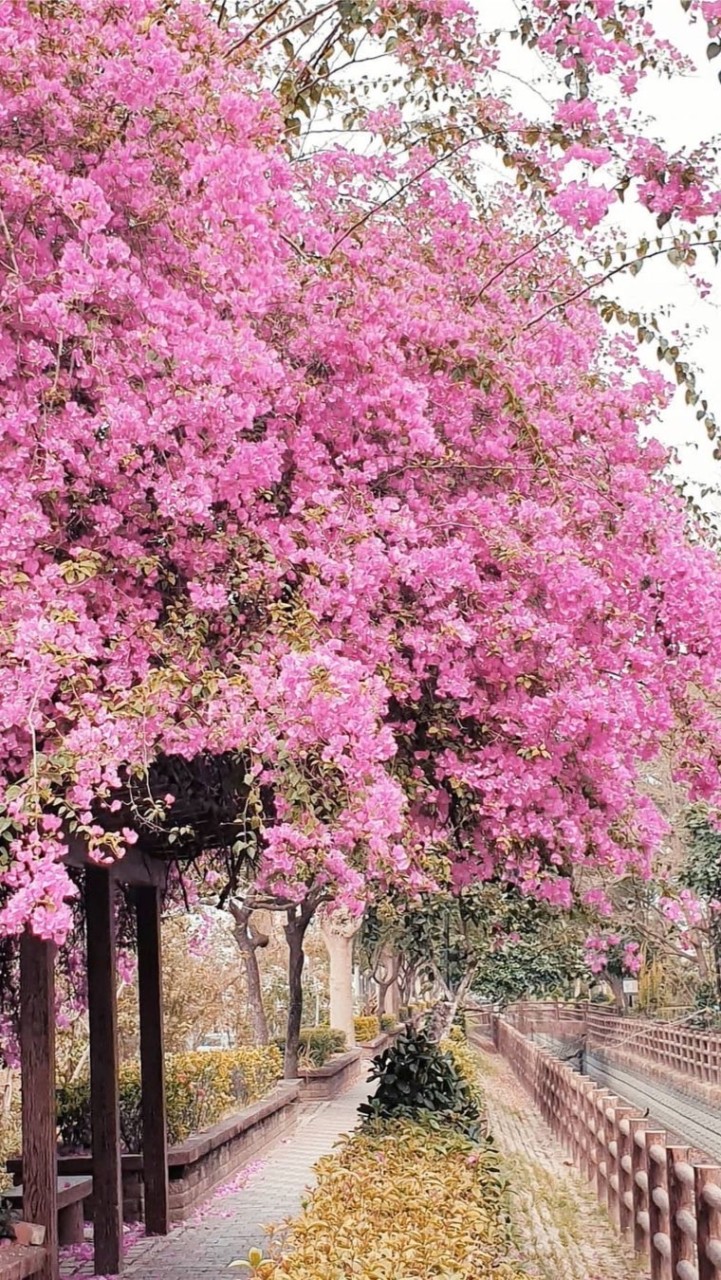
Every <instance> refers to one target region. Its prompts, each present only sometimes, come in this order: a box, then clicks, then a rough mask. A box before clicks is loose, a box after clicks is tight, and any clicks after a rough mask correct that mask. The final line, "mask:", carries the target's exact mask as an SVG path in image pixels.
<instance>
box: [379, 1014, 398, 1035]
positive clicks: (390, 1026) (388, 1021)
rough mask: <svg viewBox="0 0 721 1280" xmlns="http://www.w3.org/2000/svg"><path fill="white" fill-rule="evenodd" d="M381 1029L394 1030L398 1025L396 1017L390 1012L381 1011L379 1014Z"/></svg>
mask: <svg viewBox="0 0 721 1280" xmlns="http://www.w3.org/2000/svg"><path fill="white" fill-rule="evenodd" d="M380 1024H381V1031H394V1030H395V1028H396V1027H397V1026H398V1019H397V1018H394V1017H393V1014H392V1013H382V1014H381V1016H380Z"/></svg>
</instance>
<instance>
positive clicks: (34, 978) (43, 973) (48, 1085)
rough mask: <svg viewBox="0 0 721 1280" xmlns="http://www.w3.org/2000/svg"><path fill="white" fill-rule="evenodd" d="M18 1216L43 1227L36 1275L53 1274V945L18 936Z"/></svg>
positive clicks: (50, 1279) (50, 1277) (48, 1278)
mask: <svg viewBox="0 0 721 1280" xmlns="http://www.w3.org/2000/svg"><path fill="white" fill-rule="evenodd" d="M20 1062H21V1075H22V1134H23V1216H24V1217H25V1218H26V1220H27V1221H28V1222H34V1223H36V1224H37V1225H38V1226H41V1227H44V1228H45V1251H46V1257H45V1263H44V1265H43V1268H42V1271H40V1272H38V1275H39V1276H40V1278H41V1280H57V1277H58V1175H57V1133H56V1118H55V947H54V945H53V943H51V942H44V941H43V940H42V939H41V938H36V937H34V936H33V935H32V934H30V933H24V934H23V935H22V938H21V939H20Z"/></svg>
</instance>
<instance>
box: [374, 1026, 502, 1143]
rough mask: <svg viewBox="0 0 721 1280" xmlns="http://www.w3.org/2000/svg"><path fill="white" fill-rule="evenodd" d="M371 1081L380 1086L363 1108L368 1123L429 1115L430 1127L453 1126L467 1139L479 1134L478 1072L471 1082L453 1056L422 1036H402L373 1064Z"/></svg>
mask: <svg viewBox="0 0 721 1280" xmlns="http://www.w3.org/2000/svg"><path fill="white" fill-rule="evenodd" d="M449 1049H450V1044H449ZM464 1069H465V1068H464ZM370 1079H371V1080H377V1081H378V1088H377V1090H376V1092H375V1095H374V1096H373V1097H372V1098H369V1100H368V1102H364V1103H363V1104H362V1105H361V1107H360V1108H359V1110H360V1113H361V1115H362V1116H364V1117H365V1118H366V1120H376V1119H395V1118H406V1119H417V1118H418V1116H419V1115H421V1114H422V1113H427V1116H428V1117H430V1118H431V1123H434V1122H437V1123H438V1125H442V1124H446V1125H451V1126H454V1127H456V1128H458V1129H460V1130H461V1131H462V1132H463V1133H465V1134H467V1135H468V1136H469V1137H477V1136H478V1135H479V1134H480V1131H481V1125H482V1114H481V1106H480V1096H479V1094H478V1091H477V1088H476V1086H475V1071H474V1072H473V1073H472V1078H471V1080H469V1079H468V1078H467V1077H466V1076H465V1074H461V1073H460V1071H459V1069H458V1067H457V1066H456V1061H455V1059H454V1057H453V1056H452V1054H451V1052H449V1051H446V1050H445V1049H443V1048H441V1047H440V1046H439V1045H437V1044H434V1043H433V1042H432V1041H431V1040H429V1039H428V1037H427V1036H426V1035H425V1034H424V1033H423V1032H422V1031H415V1030H406V1031H404V1032H402V1033H401V1035H399V1036H398V1038H397V1040H396V1042H395V1044H393V1045H391V1047H390V1048H389V1049H385V1050H384V1052H383V1053H381V1054H379V1056H378V1057H377V1058H374V1059H373V1068H372V1071H371V1074H370Z"/></svg>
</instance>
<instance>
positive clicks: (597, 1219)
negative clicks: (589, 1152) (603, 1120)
mask: <svg viewBox="0 0 721 1280" xmlns="http://www.w3.org/2000/svg"><path fill="white" fill-rule="evenodd" d="M479 1060H480V1064H481V1077H482V1083H483V1087H484V1089H485V1091H486V1097H487V1102H488V1112H489V1119H490V1126H491V1132H492V1133H493V1136H494V1138H495V1139H496V1142H497V1144H498V1147H499V1149H500V1151H501V1154H502V1156H503V1164H504V1170H505V1172H506V1174H507V1176H508V1179H509V1182H510V1184H511V1201H512V1220H513V1229H514V1236H515V1239H516V1242H517V1247H518V1257H519V1261H520V1262H521V1264H522V1265H523V1267H524V1269H525V1270H526V1271H527V1272H528V1274H529V1276H530V1277H533V1278H534V1280H632V1278H636V1277H641V1276H643V1274H644V1272H643V1269H640V1268H638V1266H637V1263H636V1260H635V1255H634V1252H633V1248H631V1249H627V1248H626V1245H625V1243H624V1242H623V1241H622V1240H621V1238H620V1237H619V1236H618V1235H617V1234H616V1230H615V1228H614V1227H613V1226H612V1224H611V1222H610V1221H609V1219H608V1217H607V1216H606V1214H605V1212H604V1210H603V1209H601V1207H600V1205H599V1203H598V1201H597V1199H596V1195H595V1192H593V1191H592V1190H591V1188H590V1187H589V1185H588V1183H587V1182H586V1179H585V1178H584V1177H583V1176H582V1174H581V1173H580V1172H579V1171H578V1170H577V1169H576V1168H575V1166H573V1165H572V1164H570V1163H569V1162H568V1161H567V1157H566V1155H565V1153H564V1151H563V1149H562V1147H561V1145H560V1144H559V1143H558V1142H557V1141H556V1139H555V1137H554V1136H553V1134H552V1133H551V1130H550V1129H549V1128H548V1126H547V1125H546V1124H545V1122H544V1121H543V1120H542V1119H541V1117H540V1116H539V1115H538V1114H537V1113H536V1112H535V1110H534V1109H533V1108H532V1107H531V1103H530V1100H529V1098H528V1095H527V1093H526V1092H525V1090H524V1089H523V1088H522V1087H521V1085H520V1084H519V1083H518V1081H517V1079H516V1077H515V1076H514V1075H513V1072H512V1071H511V1069H510V1067H508V1066H507V1065H506V1063H505V1062H504V1061H503V1059H502V1058H500V1057H498V1056H497V1055H495V1054H493V1055H491V1054H490V1053H484V1052H480V1053H479Z"/></svg>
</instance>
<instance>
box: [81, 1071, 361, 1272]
mask: <svg viewBox="0 0 721 1280" xmlns="http://www.w3.org/2000/svg"><path fill="white" fill-rule="evenodd" d="M368 1093H369V1087H368V1085H367V1084H366V1083H365V1081H363V1082H361V1083H360V1084H357V1085H355V1086H354V1087H353V1088H351V1089H349V1090H348V1091H347V1092H346V1093H344V1094H342V1095H341V1096H340V1097H339V1098H336V1099H334V1100H333V1101H332V1102H321V1103H311V1104H309V1105H308V1106H306V1107H304V1108H303V1109H302V1111H301V1115H300V1119H299V1122H298V1126H297V1128H296V1130H295V1132H294V1133H293V1134H292V1135H291V1136H290V1137H288V1138H285V1139H281V1140H280V1141H279V1142H278V1143H277V1144H276V1145H274V1146H273V1147H271V1148H270V1150H269V1151H268V1152H267V1154H266V1156H265V1159H264V1160H261V1161H260V1167H259V1168H258V1169H257V1171H256V1172H255V1173H254V1174H252V1175H251V1177H250V1179H249V1181H248V1182H247V1185H245V1186H239V1187H238V1189H233V1184H231V1185H230V1188H228V1187H226V1188H221V1189H220V1191H219V1192H218V1193H216V1195H215V1196H214V1197H213V1198H212V1199H211V1200H210V1201H209V1202H208V1203H207V1204H206V1205H204V1206H203V1208H202V1209H201V1210H200V1211H199V1213H197V1214H196V1215H195V1216H194V1217H193V1218H191V1219H189V1221H188V1222H185V1223H183V1224H182V1225H181V1226H178V1227H176V1228H175V1229H174V1230H173V1231H172V1233H171V1234H170V1235H169V1236H163V1237H158V1236H156V1237H154V1238H152V1239H147V1240H146V1239H141V1240H138V1241H136V1242H135V1243H134V1244H131V1245H130V1247H129V1248H128V1250H127V1253H126V1260H125V1270H124V1273H123V1274H124V1276H133V1277H138V1278H140V1277H142V1280H221V1277H222V1280H230V1277H231V1276H234V1275H235V1276H238V1275H241V1276H242V1275H243V1272H242V1271H241V1272H238V1271H231V1272H229V1271H228V1265H229V1264H230V1263H231V1262H233V1261H235V1260H236V1259H239V1258H246V1257H247V1256H248V1251H249V1250H250V1249H252V1248H253V1247H255V1246H258V1247H259V1248H263V1246H264V1245H265V1244H266V1243H267V1240H268V1237H267V1235H266V1232H265V1230H264V1227H265V1226H266V1225H269V1224H280V1223H282V1222H283V1220H284V1219H286V1218H289V1217H292V1216H294V1215H295V1214H296V1213H297V1212H298V1211H299V1209H300V1207H301V1202H302V1199H303V1193H304V1192H305V1191H306V1190H307V1189H308V1187H309V1186H310V1185H312V1182H313V1178H312V1170H313V1166H314V1165H315V1163H316V1161H317V1160H319V1159H320V1157H321V1156H323V1155H326V1154H327V1152H329V1151H331V1150H332V1148H333V1146H334V1145H335V1143H336V1141H337V1140H338V1138H339V1137H340V1135H341V1134H343V1133H348V1132H349V1131H350V1130H351V1129H353V1128H354V1126H355V1124H356V1120H357V1114H356V1113H357V1110H358V1106H359V1105H360V1103H361V1102H365V1100H366V1099H367V1097H368ZM237 1181H238V1182H241V1181H242V1179H238V1180H237ZM86 1252H89V1249H88V1250H86ZM91 1274H92V1264H91V1263H90V1262H89V1261H83V1262H76V1263H72V1262H70V1261H68V1262H66V1263H65V1265H64V1266H63V1267H62V1275H63V1277H69V1276H89V1275H91ZM246 1274H247V1273H246ZM309 1280H310V1278H309Z"/></svg>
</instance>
